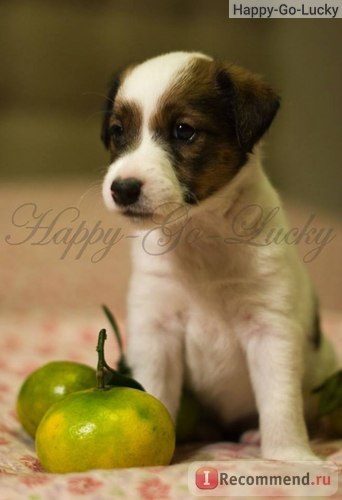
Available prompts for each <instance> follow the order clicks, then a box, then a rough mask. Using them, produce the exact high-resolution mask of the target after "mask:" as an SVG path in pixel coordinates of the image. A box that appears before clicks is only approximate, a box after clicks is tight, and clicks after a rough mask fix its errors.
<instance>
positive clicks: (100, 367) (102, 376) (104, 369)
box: [96, 328, 145, 391]
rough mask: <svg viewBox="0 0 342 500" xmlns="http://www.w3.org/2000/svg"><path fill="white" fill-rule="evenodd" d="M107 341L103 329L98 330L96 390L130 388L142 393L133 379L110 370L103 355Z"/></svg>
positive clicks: (139, 385) (140, 386)
mask: <svg viewBox="0 0 342 500" xmlns="http://www.w3.org/2000/svg"><path fill="white" fill-rule="evenodd" d="M106 339H107V332H106V330H105V329H104V328H102V330H100V332H99V336H98V339H97V346H96V351H97V369H96V380H97V389H102V390H104V389H110V388H111V387H113V386H116V387H132V388H133V389H138V390H139V391H144V390H145V389H144V388H143V386H142V385H141V384H139V382H137V381H136V380H134V378H131V377H127V376H126V375H122V374H121V373H118V372H117V371H116V370H114V369H113V368H111V367H110V366H109V365H108V364H107V362H106V359H105V354H104V344H105V342H106Z"/></svg>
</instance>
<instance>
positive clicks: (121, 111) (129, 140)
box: [108, 98, 142, 161]
mask: <svg viewBox="0 0 342 500" xmlns="http://www.w3.org/2000/svg"><path fill="white" fill-rule="evenodd" d="M117 126H119V127H122V130H123V133H122V135H121V136H120V137H116V136H115V134H111V132H110V131H111V130H112V129H113V128H114V129H115V127H117ZM108 128H109V134H110V142H109V150H110V153H111V160H112V161H114V160H115V159H116V158H117V157H118V156H119V155H121V154H122V153H125V152H127V151H129V150H132V149H135V148H136V147H137V146H138V145H139V143H140V140H141V131H142V110H141V108H140V106H139V105H138V104H137V103H135V102H132V101H121V100H120V98H117V99H116V100H115V102H114V107H113V111H112V114H111V117H110V119H109V124H108Z"/></svg>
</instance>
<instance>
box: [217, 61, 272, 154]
mask: <svg viewBox="0 0 342 500" xmlns="http://www.w3.org/2000/svg"><path fill="white" fill-rule="evenodd" d="M217 84H218V87H219V89H220V91H221V93H222V98H223V101H224V106H225V109H227V113H228V114H229V119H231V120H233V121H234V127H235V133H236V138H237V141H238V144H239V146H240V147H241V149H242V150H243V151H244V152H245V153H249V152H251V151H252V149H253V146H254V144H256V142H258V140H259V139H260V138H261V137H262V136H263V135H264V133H265V132H266V130H267V129H268V127H269V126H270V125H271V123H272V120H273V118H274V117H275V115H276V113H277V110H278V108H279V105H280V98H279V96H278V95H277V94H276V93H275V92H274V91H273V90H272V89H271V87H269V86H268V85H267V84H266V83H264V82H263V81H262V80H261V79H260V78H259V77H257V76H255V75H253V74H251V73H249V72H248V71H246V70H244V69H242V68H240V67H238V66H235V65H231V66H225V67H223V68H222V67H221V69H220V70H219V71H218V73H217Z"/></svg>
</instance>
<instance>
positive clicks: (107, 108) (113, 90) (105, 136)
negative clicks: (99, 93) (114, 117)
mask: <svg viewBox="0 0 342 500" xmlns="http://www.w3.org/2000/svg"><path fill="white" fill-rule="evenodd" d="M119 86H120V78H119V76H115V77H114V78H113V79H112V81H111V84H110V87H109V92H108V95H107V97H106V100H105V103H104V106H103V120H102V129H101V140H102V142H103V144H104V145H105V147H106V149H108V148H109V144H110V133H109V120H110V117H111V114H112V111H113V106H114V101H115V97H116V94H117V93H118V90H119Z"/></svg>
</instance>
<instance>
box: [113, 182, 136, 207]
mask: <svg viewBox="0 0 342 500" xmlns="http://www.w3.org/2000/svg"><path fill="white" fill-rule="evenodd" d="M141 186H142V182H141V181H139V180H138V179H134V177H129V178H127V179H121V178H118V179H116V180H115V181H113V183H112V185H111V188H110V189H111V192H112V197H113V200H114V201H115V203H116V204H117V205H122V206H124V207H126V206H127V205H132V204H133V203H135V202H136V201H138V198H139V196H140V191H141Z"/></svg>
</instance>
